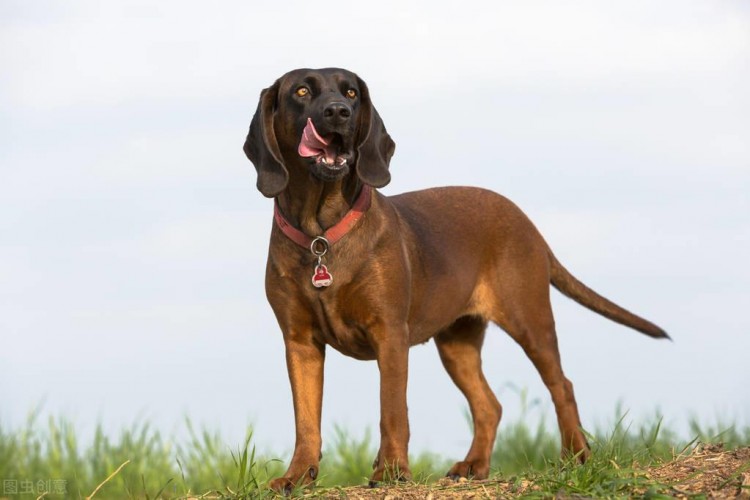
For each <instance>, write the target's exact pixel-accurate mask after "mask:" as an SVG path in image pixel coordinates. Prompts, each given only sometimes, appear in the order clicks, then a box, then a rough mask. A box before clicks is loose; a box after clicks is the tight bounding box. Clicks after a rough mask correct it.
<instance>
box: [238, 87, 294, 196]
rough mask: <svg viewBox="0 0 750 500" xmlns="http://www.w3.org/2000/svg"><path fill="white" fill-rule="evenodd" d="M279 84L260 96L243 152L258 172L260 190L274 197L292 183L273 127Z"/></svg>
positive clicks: (264, 91)
mask: <svg viewBox="0 0 750 500" xmlns="http://www.w3.org/2000/svg"><path fill="white" fill-rule="evenodd" d="M279 84H280V81H279V80H277V81H276V83H274V84H273V85H272V86H271V87H269V88H267V89H265V90H263V92H261V93H260V101H259V102H258V109H256V110H255V115H253V120H252V121H251V122H250V131H249V132H248V133H247V139H245V145H244V147H243V149H244V150H245V154H246V155H247V157H248V158H249V159H250V161H251V162H253V165H255V170H257V171H258V182H257V186H258V191H260V192H261V193H262V194H263V196H266V197H268V198H273V197H274V196H276V195H278V194H279V193H280V192H282V191H283V190H284V188H285V187H286V185H287V182H289V172H288V171H287V169H286V167H285V166H284V162H283V160H282V156H281V152H280V151H279V143H278V142H277V141H276V132H274V128H273V120H274V115H275V113H276V102H277V98H278V93H279Z"/></svg>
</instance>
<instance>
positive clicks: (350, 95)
mask: <svg viewBox="0 0 750 500" xmlns="http://www.w3.org/2000/svg"><path fill="white" fill-rule="evenodd" d="M346 97H348V98H349V99H354V98H355V97H357V91H356V90H354V89H349V90H347V91H346Z"/></svg>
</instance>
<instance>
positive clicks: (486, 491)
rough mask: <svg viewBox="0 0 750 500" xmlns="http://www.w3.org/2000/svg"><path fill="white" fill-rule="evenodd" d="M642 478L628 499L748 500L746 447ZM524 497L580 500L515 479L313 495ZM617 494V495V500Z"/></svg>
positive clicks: (703, 448)
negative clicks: (699, 499)
mask: <svg viewBox="0 0 750 500" xmlns="http://www.w3.org/2000/svg"><path fill="white" fill-rule="evenodd" d="M634 468H635V470H636V474H638V475H639V476H641V477H642V478H644V480H645V483H646V486H638V487H636V488H634V489H633V491H632V492H630V494H631V495H634V496H643V495H646V496H648V494H649V493H652V494H654V493H659V494H662V495H668V496H671V497H674V498H688V497H692V496H694V495H705V496H706V497H708V498H722V499H723V498H746V499H750V447H746V448H738V449H735V450H724V449H723V448H722V446H721V445H700V446H697V447H695V448H693V449H692V450H691V451H690V452H689V454H686V455H682V456H679V457H677V458H676V459H674V460H672V461H670V462H665V463H662V464H657V465H653V466H651V467H643V468H639V467H637V466H635V467H634ZM526 495H539V496H550V497H556V498H581V497H580V496H574V495H570V494H566V493H565V492H564V491H560V492H557V493H555V492H549V491H543V490H541V489H540V488H539V487H538V486H537V485H535V484H534V483H533V482H532V481H530V480H528V479H524V478H516V479H514V480H512V481H509V480H503V479H490V480H486V481H465V480H462V481H461V482H458V483H455V482H452V481H450V480H441V481H439V482H438V483H436V484H430V485H403V486H386V487H381V488H367V487H364V486H356V487H349V488H334V489H328V490H325V491H317V492H315V491H313V492H311V495H310V496H312V497H315V498H338V499H352V500H355V499H362V500H371V499H378V500H397V499H407V500H408V499H430V500H442V499H485V498H515V497H519V496H526ZM621 495H622V494H620V496H621Z"/></svg>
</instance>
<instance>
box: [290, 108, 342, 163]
mask: <svg viewBox="0 0 750 500" xmlns="http://www.w3.org/2000/svg"><path fill="white" fill-rule="evenodd" d="M330 143H331V140H330V139H324V138H323V137H321V136H320V134H318V131H317V130H315V125H313V122H312V119H310V118H308V119H307V125H306V126H305V130H303V131H302V140H300V141H299V148H297V152H298V153H299V155H300V156H304V157H305V158H308V157H311V156H321V155H324V156H325V158H326V161H327V162H328V163H330V164H333V163H334V162H335V161H336V148H335V147H334V146H330Z"/></svg>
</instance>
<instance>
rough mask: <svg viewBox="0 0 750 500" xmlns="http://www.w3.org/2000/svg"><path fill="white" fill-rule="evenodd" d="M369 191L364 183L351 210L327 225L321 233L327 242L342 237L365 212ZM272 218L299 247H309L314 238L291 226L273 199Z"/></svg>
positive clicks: (331, 242) (368, 187)
mask: <svg viewBox="0 0 750 500" xmlns="http://www.w3.org/2000/svg"><path fill="white" fill-rule="evenodd" d="M371 192H372V188H371V187H370V186H369V185H367V184H365V185H364V186H362V191H360V193H359V196H358V197H357V199H356V200H355V201H354V205H352V208H351V210H349V211H348V212H347V213H346V215H344V218H343V219H341V220H340V221H338V222H337V223H336V224H335V225H334V226H332V227H329V228H328V229H327V230H326V232H325V233H323V237H324V238H325V239H326V240H328V243H329V244H331V245H333V244H334V243H336V242H337V241H339V240H340V239H341V238H343V237H344V235H345V234H346V233H348V232H349V230H351V228H353V227H354V225H355V224H356V223H357V222H358V221H359V219H361V218H362V216H363V215H364V214H365V212H367V209H368V208H370V201H371V200H372V196H371ZM273 219H274V220H275V221H276V225H277V226H279V229H281V231H282V232H283V233H284V234H285V235H286V236H287V237H288V238H289V239H290V240H292V241H293V242H295V243H296V244H298V245H299V246H301V247H304V248H310V245H311V244H312V242H313V239H314V238H311V237H310V236H308V235H306V234H305V233H303V232H302V231H300V230H299V229H297V228H296V227H294V226H292V225H291V224H290V223H289V221H288V220H286V219H285V218H284V215H283V214H282V213H281V209H279V202H278V200H275V202H274V205H273Z"/></svg>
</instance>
